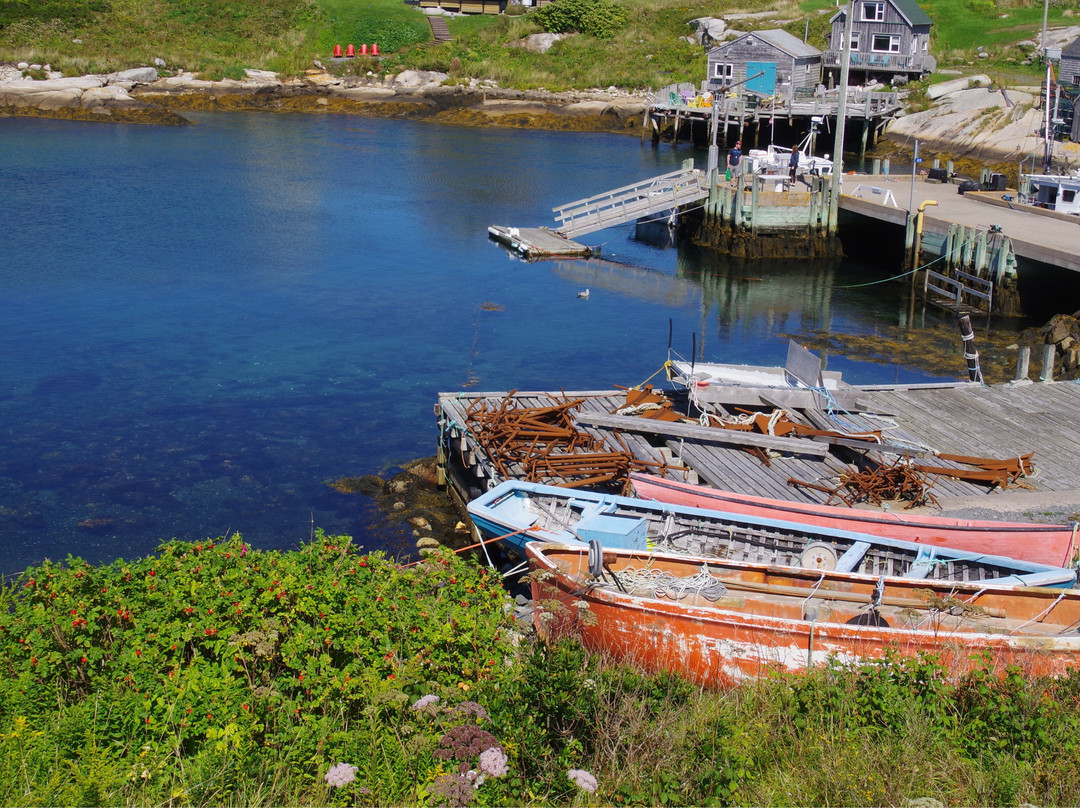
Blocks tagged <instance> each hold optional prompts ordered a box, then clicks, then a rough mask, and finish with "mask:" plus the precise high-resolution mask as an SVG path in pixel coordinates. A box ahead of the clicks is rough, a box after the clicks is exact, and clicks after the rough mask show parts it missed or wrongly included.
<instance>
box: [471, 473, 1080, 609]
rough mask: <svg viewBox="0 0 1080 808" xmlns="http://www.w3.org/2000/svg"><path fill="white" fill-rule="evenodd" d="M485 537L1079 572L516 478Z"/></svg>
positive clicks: (493, 495)
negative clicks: (559, 486)
mask: <svg viewBox="0 0 1080 808" xmlns="http://www.w3.org/2000/svg"><path fill="white" fill-rule="evenodd" d="M468 509H469V514H470V516H471V517H472V521H473V524H474V525H475V526H476V529H477V532H478V533H479V534H480V538H481V539H483V540H485V541H495V540H497V542H498V543H499V544H500V545H501V546H502V547H503V548H505V549H506V550H508V551H509V552H511V553H513V554H514V555H516V556H518V557H520V558H525V555H526V554H525V545H526V544H528V543H529V542H530V541H542V542H551V543H555V544H567V545H575V544H579V545H580V544H589V543H590V542H592V541H596V542H599V544H600V546H601V547H609V548H625V549H628V550H635V551H638V552H650V551H658V552H667V553H677V554H680V555H691V556H703V557H706V558H718V559H723V560H727V561H742V562H750V563H758V564H771V565H774V566H786V567H799V568H806V569H819V570H822V571H835V572H841V573H859V574H862V575H875V576H879V577H886V578H903V579H906V580H916V579H918V580H925V581H928V582H948V581H955V582H980V581H986V582H988V583H989V582H993V583H994V584H995V585H1008V586H1058V587H1071V586H1072V585H1073V584H1074V583H1075V582H1076V570H1074V569H1065V568H1061V567H1055V566H1052V565H1049V564H1039V563H1037V562H1033V561H1022V560H1019V559H1014V558H1006V557H1004V556H995V555H987V554H983V553H978V552H971V551H962V550H955V549H951V548H947V547H939V546H934V545H926V544H919V543H917V542H908V541H903V540H900V539H888V538H882V537H878V536H870V535H867V534H864V533H856V532H853V531H848V530H841V529H837V528H828V527H819V526H816V525H808V524H801V523H798V522H786V521H781V520H778V519H770V518H766V517H759V516H749V515H745V514H738V513H728V512H725V511H716V510H706V509H703V508H691V507H686V506H682V505H671V504H668V503H663V502H656V501H653V500H643V499H635V498H632V497H623V496H617V495H614V494H602V493H596V492H592V491H578V490H575V489H569V488H558V487H555V486H549V485H540V484H538V483H529V482H523V481H520V480H508V481H506V482H504V483H502V484H500V485H498V486H496V487H495V488H493V489H491V490H490V491H488V492H487V493H486V494H484V495H482V496H480V497H478V498H476V499H475V500H473V501H472V502H470V503H469V505H468Z"/></svg>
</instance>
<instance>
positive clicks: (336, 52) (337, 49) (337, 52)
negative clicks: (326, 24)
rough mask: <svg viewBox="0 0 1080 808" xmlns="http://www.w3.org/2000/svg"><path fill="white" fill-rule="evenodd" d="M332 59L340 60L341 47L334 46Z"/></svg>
mask: <svg viewBox="0 0 1080 808" xmlns="http://www.w3.org/2000/svg"><path fill="white" fill-rule="evenodd" d="M334 58H335V59H340V58H341V45H334Z"/></svg>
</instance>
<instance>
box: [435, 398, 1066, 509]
mask: <svg viewBox="0 0 1080 808" xmlns="http://www.w3.org/2000/svg"><path fill="white" fill-rule="evenodd" d="M854 389H857V390H860V391H861V395H862V397H864V398H866V399H868V406H867V407H866V411H867V413H870V414H863V413H854V414H851V413H842V414H838V415H837V416H836V417H835V418H834V419H833V421H834V424H835V426H834V428H835V429H837V430H840V431H860V430H863V429H874V428H878V429H884V430H885V432H886V434H887V435H889V436H893V437H897V438H900V439H902V440H906V441H908V442H909V443H911V444H912V445H913V446H914V447H916V448H923V449H931V450H934V451H938V452H944V453H951V454H961V455H973V456H979V457H994V458H1009V457H1015V456H1019V455H1023V454H1026V453H1028V452H1034V457H1033V461H1034V464H1035V474H1034V475H1033V476H1032V477H1029V478H1025V479H1024V480H1023V481H1022V482H1023V484H1024V485H1023V487H1016V486H1013V487H1010V488H1009V489H1008V490H1007V491H1002V490H1000V489H998V490H996V491H994V490H990V489H988V487H987V486H985V485H980V484H977V483H969V482H963V481H960V480H954V479H951V478H948V477H937V478H935V482H934V484H933V486H932V488H931V489H930V493H932V494H933V495H934V496H935V498H936V499H938V500H939V502H941V504H942V506H943V507H944V509H945V510H946V511H947V510H948V507H949V503H950V502H956V503H957V504H958V505H961V504H962V505H964V506H972V505H975V506H978V505H979V504H981V502H983V501H985V502H986V504H987V507H991V508H992V507H994V505H993V503H994V502H995V500H998V499H1002V500H1008V501H1009V502H1010V507H1012V508H1013V509H1014V510H1016V509H1019V510H1023V509H1024V508H1025V507H1030V508H1031V509H1032V511H1033V512H1036V511H1037V509H1038V507H1039V503H1040V502H1042V503H1045V502H1046V501H1047V498H1049V499H1050V500H1057V499H1060V501H1061V502H1063V503H1064V502H1077V503H1080V463H1078V462H1077V458H1080V429H1078V423H1080V421H1078V419H1077V417H1076V413H1077V412H1080V384H1078V383H1076V382H1036V383H1032V382H1026V381H1022V382H1018V383H1008V384H1001V385H993V386H985V385H980V384H972V383H967V382H957V383H955V384H952V385H910V386H905V385H891V386H887V387H874V386H866V387H862V388H860V387H856V388H854ZM506 395H507V394H506V393H504V392H467V393H465V392H458V393H439V395H438V406H437V407H436V415H437V418H438V420H439V425H440V444H439V449H438V455H439V461H440V469H441V470H443V471H444V472H445V480H446V482H447V485H448V488H449V489H450V490H451V492H452V493H453V494H454V495H455V498H457V499H458V500H459V503H460V504H464V503H465V502H467V501H468V500H470V499H472V498H474V497H476V496H478V495H479V494H480V493H482V492H483V491H485V490H489V489H490V488H491V487H493V486H494V485H496V484H497V483H499V482H502V478H500V477H499V476H498V475H497V473H495V472H494V468H493V466H492V465H491V463H490V461H489V459H488V458H486V457H485V456H484V453H483V450H482V449H480V447H479V445H478V443H477V442H476V440H475V438H474V436H473V435H472V434H471V433H470V432H469V430H468V428H467V426H466V416H465V410H466V408H467V407H468V406H469V405H470V404H471V403H473V402H475V401H477V400H481V399H482V400H483V401H484V402H486V404H487V406H488V409H492V408H495V407H498V405H499V404H500V403H501V402H502V401H503V400H504V398H505V397H506ZM579 398H581V399H584V403H583V404H582V411H583V412H591V413H598V414H599V413H604V414H610V413H612V412H614V411H615V410H616V409H618V408H619V407H621V406H623V405H624V404H625V401H626V394H625V391H623V390H593V391H574V392H558V393H554V392H516V393H514V395H513V402H512V406H516V407H540V406H551V405H553V404H558V403H562V402H566V401H571V400H576V399H579ZM876 411H880V412H888V413H891V415H889V416H879V417H875V416H874V415H873V414H872V413H874V412H876ZM823 416H824V413H822V412H821V411H818V412H817V413H816V416H815V417H816V419H817V420H820V419H821V418H822V417H823ZM603 420H607V419H603ZM578 428H579V429H582V430H583V431H585V432H588V433H590V434H592V435H594V436H596V437H597V438H599V439H600V440H602V441H603V443H604V445H605V447H606V448H607V449H608V450H609V451H622V450H623V445H624V444H625V446H626V447H627V448H629V449H630V451H631V452H632V453H633V454H634V456H635V457H636V458H638V459H640V460H643V461H647V462H650V463H658V464H662V463H665V462H666V463H668V464H669V465H680V464H681V465H683V466H685V467H686V468H687V469H689V470H690V473H689V474H684V473H683V472H681V471H675V470H670V471H669V472H668V474H667V476H668V477H669V478H672V479H685V478H687V477H688V478H689V479H690V480H691V481H698V482H702V483H707V484H710V485H713V486H715V487H718V488H723V489H726V490H730V491H736V492H740V493H745V494H755V495H759V496H767V497H773V498H776V499H782V500H787V501H792V502H824V501H825V499H826V495H825V494H823V493H821V492H818V491H814V490H810V489H806V488H801V487H794V486H789V485H788V484H787V480H788V478H789V477H795V478H797V479H800V480H804V481H806V482H813V483H822V484H831V485H835V484H836V478H837V475H838V474H840V473H841V472H843V471H845V470H848V469H849V468H851V467H850V466H849V465H848V458H850V455H847V456H845V455H844V450H843V448H842V447H832V448H831V450H830V451H829V452H827V453H825V454H824V455H823V456H813V455H810V454H793V453H784V452H782V453H780V454H779V455H777V456H774V457H772V458H771V461H770V465H769V466H765V465H763V464H762V463H761V462H760V461H759V460H758V459H756V458H755V457H753V456H752V455H751V454H749V453H748V452H746V451H743V450H741V449H739V448H738V447H731V446H728V445H725V444H721V443H716V442H711V441H697V440H690V439H684V438H678V439H676V438H670V437H668V438H665V437H664V436H656V435H647V434H643V433H638V432H634V431H628V430H618V435H619V438H621V442H620V440H619V439H618V438H616V437H615V436H614V434H613V430H612V429H611V428H608V427H601V426H589V425H586V424H584V423H579V424H578ZM816 448H817V446H815V449H816ZM882 457H883V459H884V461H885V462H889V461H890V460H891V459H893V458H894V457H895V455H890V454H885V455H882ZM920 459H923V460H925V461H926V462H929V463H930V464H932V465H955V464H949V463H947V462H943V461H940V460H939V459H937V458H934V457H929V458H920ZM519 471H520V470H519ZM1025 498H1026V499H1028V500H1029V501H1030V502H1031V505H1030V506H1025V504H1024V501H1025ZM1030 518H1032V519H1035V517H1034V516H1032V517H1030Z"/></svg>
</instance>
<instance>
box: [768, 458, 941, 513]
mask: <svg viewBox="0 0 1080 808" xmlns="http://www.w3.org/2000/svg"><path fill="white" fill-rule="evenodd" d="M788 485H797V486H802V487H803V488H812V489H814V490H815V491H822V492H824V493H826V494H828V495H829V498H828V499H827V500H826V501H825V504H826V505H832V504H833V500H834V499H836V500H839V501H840V502H843V503H844V504H845V505H847V506H848V507H849V508H850V507H851V506H852V505H854V504H855V503H857V502H869V503H870V504H871V505H881V503H882V502H894V501H900V502H907V503H908V504H907V505H906V507H908V508H915V507H918V506H920V505H927V504H930V503H933V504H935V505H936V504H937V500H936V499H935V498H934V495H933V494H931V493H930V488H931V487H932V486H933V482H932V481H929V480H927V476H926V473H925V472H922V471H919V470H918V469H917V468H915V467H914V466H913V465H912V464H911V463H910V462H908V461H907V460H905V459H900V460H897V461H896V462H894V463H888V464H886V463H882V464H877V465H874V466H873V467H871V468H868V469H866V470H865V471H856V470H852V471H845V472H843V473H842V474H840V484H839V485H837V486H835V487H830V486H826V485H818V484H816V483H808V482H804V481H802V480H797V479H795V478H794V477H791V478H789V479H788Z"/></svg>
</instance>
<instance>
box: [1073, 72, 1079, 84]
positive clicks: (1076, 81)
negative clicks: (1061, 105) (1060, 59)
mask: <svg viewBox="0 0 1080 808" xmlns="http://www.w3.org/2000/svg"><path fill="white" fill-rule="evenodd" d="M1073 84H1080V73H1078V74H1076V75H1075V76H1073Z"/></svg>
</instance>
